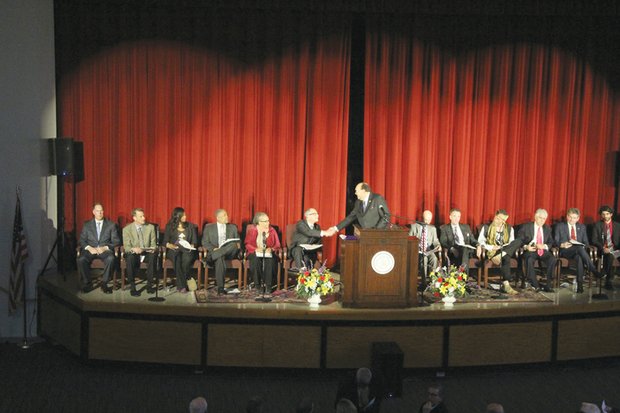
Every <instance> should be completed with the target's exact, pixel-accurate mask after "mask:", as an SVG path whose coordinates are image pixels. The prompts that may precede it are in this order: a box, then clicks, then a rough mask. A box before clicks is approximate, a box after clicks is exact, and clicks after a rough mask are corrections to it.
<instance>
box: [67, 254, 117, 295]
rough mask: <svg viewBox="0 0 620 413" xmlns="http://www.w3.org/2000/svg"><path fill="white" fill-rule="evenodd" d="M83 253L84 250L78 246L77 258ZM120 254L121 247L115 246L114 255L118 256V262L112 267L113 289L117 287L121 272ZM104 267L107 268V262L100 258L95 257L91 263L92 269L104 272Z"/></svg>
mask: <svg viewBox="0 0 620 413" xmlns="http://www.w3.org/2000/svg"><path fill="white" fill-rule="evenodd" d="M81 255H82V251H81V250H80V247H77V248H76V254H75V256H76V260H77V258H80V256H81ZM119 255H120V247H114V257H115V258H116V262H115V264H114V268H113V269H112V289H115V288H116V283H117V275H118V273H119V272H120V265H119ZM104 268H105V263H104V262H103V260H101V259H99V258H95V259H93V260H92V261H91V263H90V269H91V270H101V271H102V272H103V269H104Z"/></svg>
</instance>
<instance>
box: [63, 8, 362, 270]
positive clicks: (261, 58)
mask: <svg viewBox="0 0 620 413" xmlns="http://www.w3.org/2000/svg"><path fill="white" fill-rule="evenodd" d="M259 17H260V18H258V17H257V18H256V19H254V20H252V18H250V17H245V18H246V21H245V22H239V21H238V20H235V19H232V20H234V22H233V21H232V20H227V19H226V18H223V17H222V16H211V17H210V21H208V22H201V24H204V26H205V27H209V28H210V29H211V30H212V31H213V35H212V36H211V37H209V36H210V35H209V34H207V35H206V36H207V37H208V39H207V40H208V41H207V42H205V44H207V45H208V46H209V47H206V46H200V47H199V46H195V45H193V46H192V45H190V44H189V43H187V42H164V41H154V40H151V41H137V40H136V41H131V42H125V43H121V44H117V45H115V46H114V47H111V48H109V49H107V50H104V51H101V52H100V53H98V54H94V55H91V56H90V57H89V58H88V59H83V60H82V61H81V62H80V63H79V64H78V65H75V67H74V68H72V70H71V71H70V72H69V71H65V74H64V76H63V78H62V79H61V82H60V87H59V99H58V102H59V113H60V121H59V125H60V126H59V129H60V133H61V136H72V137H75V138H76V139H79V140H82V141H84V160H85V181H84V182H82V183H79V184H78V186H77V223H78V224H77V230H78V233H79V231H80V230H81V223H82V222H83V221H84V220H87V219H89V218H91V217H92V215H91V204H92V203H93V201H96V200H97V201H100V202H102V203H103V204H104V206H105V210H106V215H107V216H108V217H109V218H111V219H112V220H118V221H121V222H122V223H125V222H130V221H131V210H132V208H134V207H142V208H144V209H145V212H146V215H147V219H148V220H150V221H151V222H155V223H159V224H161V225H164V224H165V223H166V222H167V220H168V219H169V215H170V213H171V211H172V209H173V208H174V207H175V206H182V207H184V208H185V210H186V213H187V215H188V220H189V221H191V222H194V223H196V224H198V225H199V228H200V229H201V228H202V224H203V223H204V222H205V221H206V220H209V221H210V222H213V221H214V218H213V212H214V211H215V209H217V208H225V209H227V210H228V213H229V217H230V219H231V222H234V223H236V224H237V225H238V226H239V228H240V229H241V226H242V223H243V222H246V221H250V220H251V219H252V217H253V214H254V213H255V212H258V211H265V212H267V213H268V214H269V216H270V218H271V223H272V224H274V225H278V226H279V227H280V228H281V229H282V231H283V232H284V231H285V227H286V225H287V224H289V223H294V222H296V221H297V220H299V219H300V218H301V217H302V212H303V211H304V210H305V209H306V208H309V207H315V208H317V209H318V210H319V212H320V214H321V222H322V223H323V225H324V226H325V227H327V226H328V225H334V224H335V223H336V222H337V221H338V220H339V219H340V218H341V217H342V216H344V213H345V210H344V209H345V196H346V187H345V185H346V158H347V134H348V100H347V99H346V97H347V96H348V95H349V84H348V78H349V64H350V63H349V61H350V56H349V55H350V27H349V22H348V21H347V20H346V19H342V18H337V17H333V18H328V17H325V16H318V17H316V16H315V18H308V19H305V20H303V19H302V20H301V21H289V20H287V19H281V18H278V16H272V17H271V18H265V16H259ZM241 23H243V24H241ZM257 26H260V30H259V28H257ZM201 27H202V26H201ZM218 29H219V30H218ZM233 32H234V33H233ZM201 35H202V36H205V34H204V33H202V34H201ZM229 35H230V36H229ZM230 37H232V38H233V40H231V39H230ZM220 38H222V39H223V38H226V41H222V43H224V44H225V45H224V46H223V45H222V44H220V42H219V41H218V39H220ZM237 40H238V41H239V42H240V44H239V45H238V46H237V48H236V49H233V48H232V45H230V43H234V41H237ZM215 45H219V46H217V47H216V46H215ZM229 46H230V48H229ZM243 51H246V52H248V53H252V54H251V55H249V54H245V55H244V53H243ZM70 226H71V223H69V225H68V227H70ZM326 249H327V251H326V256H327V257H328V258H329V259H330V262H331V263H333V261H334V258H335V256H336V243H335V242H334V241H333V240H332V242H331V243H329V244H328V246H327V247H326Z"/></svg>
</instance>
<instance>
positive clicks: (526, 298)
mask: <svg viewBox="0 0 620 413" xmlns="http://www.w3.org/2000/svg"><path fill="white" fill-rule="evenodd" d="M517 291H518V292H519V294H517V295H508V294H501V295H500V293H499V292H498V291H497V290H493V289H484V288H479V289H478V288H477V289H474V290H472V292H471V293H470V294H469V295H468V296H466V297H458V298H457V299H456V302H457V303H490V302H499V301H501V302H509V303H526V302H533V303H544V302H553V298H552V297H551V294H547V295H545V294H543V293H541V292H539V291H536V290H532V289H525V290H517ZM500 297H501V298H500ZM424 301H426V302H429V303H434V302H439V301H441V298H437V297H433V296H432V295H431V293H429V292H425V293H424Z"/></svg>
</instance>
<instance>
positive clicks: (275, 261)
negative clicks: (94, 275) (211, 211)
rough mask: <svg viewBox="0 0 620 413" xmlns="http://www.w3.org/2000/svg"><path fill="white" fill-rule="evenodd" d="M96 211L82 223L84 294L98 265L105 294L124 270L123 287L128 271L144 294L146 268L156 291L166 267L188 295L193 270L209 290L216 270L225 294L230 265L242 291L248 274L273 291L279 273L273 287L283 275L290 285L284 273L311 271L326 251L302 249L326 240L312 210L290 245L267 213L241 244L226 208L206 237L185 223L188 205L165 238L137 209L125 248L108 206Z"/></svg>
mask: <svg viewBox="0 0 620 413" xmlns="http://www.w3.org/2000/svg"><path fill="white" fill-rule="evenodd" d="M92 212H93V216H94V219H92V220H89V221H87V222H86V223H85V224H84V227H83V229H82V232H81V234H80V240H79V246H78V258H77V267H78V272H79V275H80V280H81V289H82V291H83V292H89V291H92V290H93V288H94V287H93V284H92V280H91V276H90V269H91V266H92V265H93V262H95V260H98V261H97V263H98V264H99V266H100V268H101V269H102V270H103V274H102V282H101V289H102V291H103V292H104V293H106V294H110V293H111V292H112V288H110V287H109V285H108V283H109V281H110V279H111V278H113V279H114V282H113V284H116V274H117V272H118V270H119V269H120V271H121V273H122V275H121V282H122V285H123V286H124V281H125V278H124V271H125V270H126V272H127V279H128V281H129V283H130V285H131V295H132V296H140V295H141V291H138V290H137V288H136V276H137V275H138V272H139V271H140V268H141V267H142V268H145V269H146V278H147V287H146V291H147V293H149V294H153V293H155V289H156V285H157V280H156V274H157V273H158V268H160V266H161V267H163V272H164V284H166V280H167V270H168V269H169V268H172V269H173V270H174V273H175V276H176V287H177V290H178V291H179V292H180V293H186V292H187V291H188V289H189V288H188V282H190V283H191V281H190V280H191V279H193V271H194V269H196V272H197V277H196V278H197V279H198V286H200V284H201V270H202V265H204V267H205V277H204V283H205V286H206V285H207V283H208V271H209V267H211V268H213V269H214V271H215V279H216V286H217V292H218V294H225V293H226V292H227V290H226V289H225V288H224V284H225V283H224V282H225V273H226V270H227V263H229V265H232V266H233V267H235V269H236V270H237V272H238V282H237V285H238V287H239V288H241V287H242V286H247V285H248V281H247V278H248V276H247V272H248V270H249V272H250V274H251V277H252V281H253V283H254V286H256V287H259V286H263V287H264V288H265V289H266V290H270V289H271V288H272V287H273V286H274V276H275V277H276V280H277V283H276V284H275V285H276V286H277V287H279V286H280V275H281V274H282V273H284V274H285V276H284V288H287V284H288V277H287V275H286V274H287V272H286V271H282V270H283V269H284V268H286V269H288V268H290V267H291V266H292V267H293V268H301V267H308V266H311V265H313V264H314V263H315V262H317V261H318V260H320V258H321V251H320V249H315V250H306V249H304V248H302V245H303V246H305V245H306V244H319V243H320V239H321V237H322V236H326V235H327V231H321V230H320V227H319V226H318V224H317V221H318V213H317V212H316V210H315V209H313V208H311V209H309V210H307V211H306V212H305V219H303V220H301V221H299V222H298V223H297V224H295V225H289V226H288V227H287V242H286V246H283V245H282V243H281V242H280V238H281V234H279V230H278V228H277V227H275V226H272V225H270V223H269V217H268V216H267V214H265V213H263V212H259V213H257V214H256V215H255V216H254V220H253V224H251V225H247V227H244V229H243V233H242V234H243V235H244V237H243V240H244V242H243V244H242V243H241V238H240V236H239V232H238V229H237V226H236V225H234V224H231V223H229V222H228V214H227V212H226V210H224V209H218V210H217V211H216V212H215V219H216V222H215V223H210V224H205V226H204V228H203V233H202V238H201V239H200V238H199V236H198V228H197V226H196V225H194V224H192V223H190V222H188V221H187V216H186V214H185V211H184V209H183V208H180V207H177V208H175V209H174V210H173V212H172V216H171V218H170V220H169V222H168V223H167V225H166V227H165V230H164V232H163V234H160V233H159V230H158V228H157V226H156V225H152V224H147V223H146V218H145V215H144V211H143V210H142V209H140V208H136V209H134V210H133V211H132V219H133V222H132V223H130V224H128V225H126V226H124V227H123V230H122V247H121V237H119V232H118V227H117V225H116V224H115V223H113V222H112V221H110V220H107V219H105V218H104V209H103V206H102V205H101V204H100V203H96V204H95V205H93V211H92ZM160 258H161V259H160ZM246 262H247V264H246V265H244V263H246ZM281 266H283V267H284V268H281ZM242 267H243V269H244V271H243V280H242V276H241V274H242ZM112 276H113V277H112ZM267 292H269V291H267Z"/></svg>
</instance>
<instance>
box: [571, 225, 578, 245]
mask: <svg viewBox="0 0 620 413" xmlns="http://www.w3.org/2000/svg"><path fill="white" fill-rule="evenodd" d="M570 239H572V240H575V241H576V240H577V234H575V226H574V225H571V226H570Z"/></svg>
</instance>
